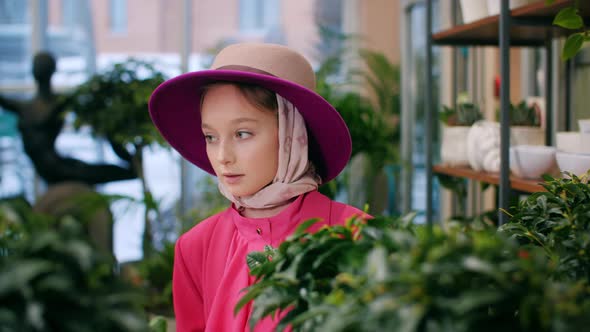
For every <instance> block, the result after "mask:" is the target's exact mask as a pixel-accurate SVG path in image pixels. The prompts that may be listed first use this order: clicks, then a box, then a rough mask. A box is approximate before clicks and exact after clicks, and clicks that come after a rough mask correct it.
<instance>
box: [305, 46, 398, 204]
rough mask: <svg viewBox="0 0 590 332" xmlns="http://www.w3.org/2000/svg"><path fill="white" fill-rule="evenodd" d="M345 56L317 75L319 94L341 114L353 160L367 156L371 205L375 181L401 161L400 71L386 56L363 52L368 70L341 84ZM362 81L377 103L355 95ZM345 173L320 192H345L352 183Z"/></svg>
mask: <svg viewBox="0 0 590 332" xmlns="http://www.w3.org/2000/svg"><path fill="white" fill-rule="evenodd" d="M342 56H343V55H342V54H340V55H339V56H335V57H329V58H326V59H325V60H324V62H323V63H322V64H321V66H320V67H319V69H318V70H317V71H316V77H317V88H316V90H317V92H318V93H319V94H320V95H321V96H322V97H324V98H325V99H326V100H327V101H328V102H329V103H330V104H332V105H333V106H334V107H335V108H336V110H338V112H339V113H340V115H341V116H342V118H343V119H344V121H345V122H346V124H347V126H348V128H349V130H350V135H351V138H352V157H354V156H356V155H358V154H364V155H366V156H367V158H368V160H369V165H370V169H368V170H367V173H368V178H369V180H368V181H367V189H366V190H367V193H368V197H367V201H369V202H371V201H372V200H373V192H374V190H373V186H374V185H375V184H374V183H373V181H374V177H375V176H376V174H377V173H378V172H380V171H381V170H382V169H383V167H384V166H385V165H386V164H391V163H396V162H398V161H399V110H400V105H399V68H398V67H397V66H395V65H393V64H391V63H390V62H389V61H388V60H387V59H386V58H385V56H383V55H382V54H380V53H378V52H373V51H369V50H363V51H361V57H362V59H363V60H364V64H366V66H367V67H366V68H367V69H366V70H362V71H361V70H358V69H354V70H351V72H350V73H348V74H346V75H345V76H346V79H345V80H344V82H341V83H340V84H338V83H336V82H335V77H338V76H339V73H340V71H341V66H340V63H341V60H342ZM357 79H360V80H361V81H362V82H366V86H367V87H369V89H368V93H370V94H372V95H373V96H374V98H373V101H372V100H371V99H369V98H367V97H365V96H363V95H362V94H361V93H359V92H357V91H353V90H352V89H351V86H354V85H355V84H358V83H355V81H356V80H357ZM347 176H348V174H347V173H346V172H344V173H343V174H341V175H340V176H339V177H337V178H336V179H335V180H333V181H331V182H330V183H329V184H327V185H324V186H322V187H320V191H321V192H322V193H324V194H326V195H328V196H329V197H332V198H333V197H334V196H335V195H336V193H338V192H339V191H340V190H342V189H343V188H345V187H346V186H347V185H348V183H347V180H346V177H347Z"/></svg>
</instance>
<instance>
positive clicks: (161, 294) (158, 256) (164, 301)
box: [137, 243, 174, 317]
mask: <svg viewBox="0 0 590 332" xmlns="http://www.w3.org/2000/svg"><path fill="white" fill-rule="evenodd" d="M137 268H138V272H139V277H140V279H139V284H140V285H141V286H142V287H143V288H144V289H145V294H146V297H147V299H146V302H145V304H146V306H145V308H146V311H148V312H150V313H156V314H161V315H165V316H168V317H170V316H174V313H173V309H172V308H173V305H172V271H173V269H174V243H166V244H164V248H163V249H162V250H161V251H156V252H154V254H153V255H151V256H150V257H147V258H145V259H143V260H142V261H141V262H139V265H138V267H137Z"/></svg>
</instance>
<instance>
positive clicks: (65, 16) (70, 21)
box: [61, 0, 80, 28]
mask: <svg viewBox="0 0 590 332" xmlns="http://www.w3.org/2000/svg"><path fill="white" fill-rule="evenodd" d="M77 4H78V1H76V0H62V2H61V7H62V22H61V23H62V25H63V26H64V27H68V28H70V27H73V26H75V25H76V24H77V23H78V22H77V20H76V18H77V17H79V15H80V11H79V9H78V7H77V6H76V5H77Z"/></svg>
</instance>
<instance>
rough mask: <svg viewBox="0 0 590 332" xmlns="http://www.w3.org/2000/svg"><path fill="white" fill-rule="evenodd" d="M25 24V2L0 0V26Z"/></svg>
mask: <svg viewBox="0 0 590 332" xmlns="http://www.w3.org/2000/svg"><path fill="white" fill-rule="evenodd" d="M25 23H27V2H26V1H19V0H0V24H25Z"/></svg>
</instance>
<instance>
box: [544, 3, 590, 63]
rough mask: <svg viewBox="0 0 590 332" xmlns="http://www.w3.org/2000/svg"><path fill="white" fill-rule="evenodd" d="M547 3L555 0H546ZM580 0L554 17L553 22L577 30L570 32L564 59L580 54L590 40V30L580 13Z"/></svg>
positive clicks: (565, 45)
mask: <svg viewBox="0 0 590 332" xmlns="http://www.w3.org/2000/svg"><path fill="white" fill-rule="evenodd" d="M545 2H546V4H548V5H549V4H552V3H554V2H555V0H546V1H545ZM579 8H580V0H575V1H574V5H573V6H568V7H566V8H563V9H562V10H560V11H559V13H557V15H556V16H555V18H554V19H553V24H554V25H557V26H560V27H562V28H565V29H568V30H577V32H574V33H572V34H570V35H569V36H568V37H567V39H566V41H565V44H564V45H563V50H562V53H561V58H562V59H563V60H568V59H570V58H572V57H573V56H575V55H576V54H578V52H579V51H580V50H581V49H582V46H583V45H584V43H585V42H588V41H590V30H588V28H587V27H586V26H585V25H584V19H583V18H582V16H581V15H580V10H579Z"/></svg>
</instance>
